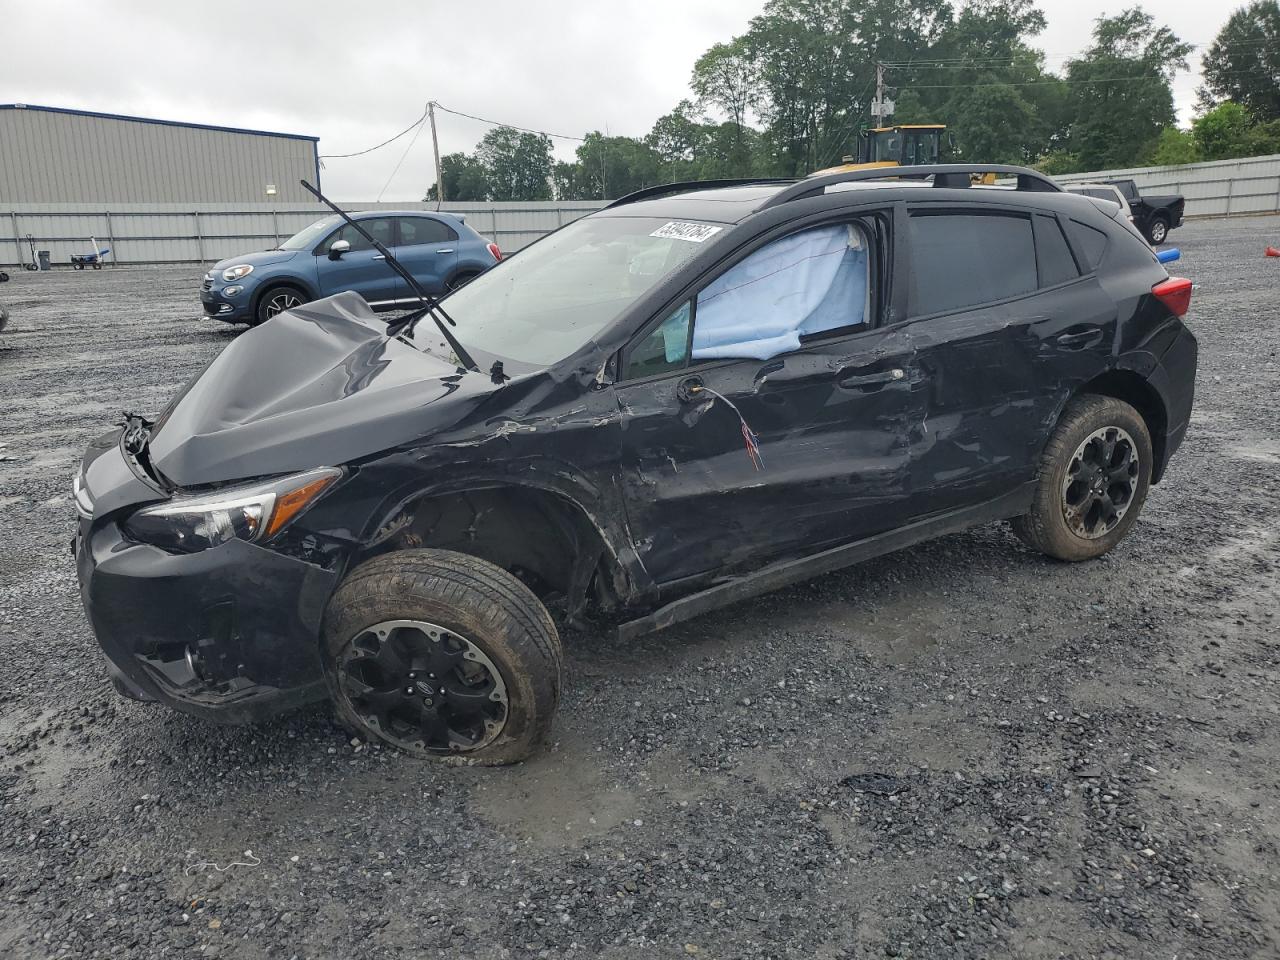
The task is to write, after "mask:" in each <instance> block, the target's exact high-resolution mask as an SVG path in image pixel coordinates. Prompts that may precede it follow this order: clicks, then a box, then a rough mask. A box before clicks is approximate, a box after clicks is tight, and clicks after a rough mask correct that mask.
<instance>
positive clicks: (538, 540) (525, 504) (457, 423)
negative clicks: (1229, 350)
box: [75, 165, 1196, 763]
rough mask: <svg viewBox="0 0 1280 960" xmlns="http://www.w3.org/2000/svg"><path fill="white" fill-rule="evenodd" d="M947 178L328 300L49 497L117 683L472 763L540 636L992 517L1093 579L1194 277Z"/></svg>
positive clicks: (200, 708)
mask: <svg viewBox="0 0 1280 960" xmlns="http://www.w3.org/2000/svg"><path fill="white" fill-rule="evenodd" d="M978 170H979V168H972V167H967V166H966V167H956V166H945V165H944V166H935V167H915V168H912V167H904V168H895V169H893V170H892V171H883V170H871V171H855V172H842V173H835V174H829V175H821V176H816V177H811V178H808V179H805V180H799V181H792V182H760V181H756V182H733V183H729V182H723V181H719V182H715V183H704V184H678V185H671V186H667V187H662V188H656V189H652V190H646V191H642V192H640V193H638V194H633V195H632V196H629V197H626V198H623V199H621V200H618V201H616V202H614V203H612V204H611V205H609V206H608V207H607V208H605V209H604V210H601V211H599V212H597V213H595V214H593V215H591V216H588V217H585V218H583V219H581V220H578V221H577V222H575V223H572V224H570V225H568V226H566V227H564V228H562V229H560V230H559V231H557V232H555V233H553V234H551V235H549V236H547V237H546V238H544V239H542V240H540V241H538V242H537V243H536V244H534V245H532V246H530V247H529V248H527V249H525V250H523V251H521V252H520V253H519V254H518V255H517V256H515V257H513V258H511V259H509V260H506V261H504V262H502V263H501V264H499V265H498V266H497V267H495V268H494V269H492V270H490V271H489V272H488V273H485V274H484V275H483V276H481V277H479V278H477V279H476V280H475V281H474V282H472V283H471V284H470V285H469V286H467V287H464V288H463V289H461V290H459V291H457V292H455V293H453V294H451V295H449V296H448V297H447V298H446V299H445V300H444V301H443V303H442V304H440V305H438V306H437V307H436V308H435V309H434V310H425V309H424V310H423V311H420V312H419V314H417V315H414V316H413V317H412V318H410V320H409V321H408V322H406V321H405V320H403V319H402V320H399V321H395V322H393V323H392V324H391V325H390V326H388V324H387V323H386V322H385V321H384V320H382V319H379V318H378V317H377V316H375V315H374V314H373V312H372V311H370V310H369V308H368V306H367V305H366V304H365V303H364V301H362V300H361V299H360V298H359V296H357V295H355V294H340V295H338V296H335V297H331V298H329V299H327V300H321V301H318V302H314V303H309V304H306V305H304V306H301V307H298V308H296V309H294V310H292V311H290V312H287V313H284V314H281V315H280V316H278V317H276V318H274V319H273V320H272V321H271V322H270V323H268V324H265V325H263V326H261V327H259V328H257V329H254V330H252V331H250V332H248V333H246V334H244V335H243V336H241V337H240V338H238V339H237V340H236V341H234V342H233V343H232V344H231V345H229V346H228V347H227V348H226V350H224V351H223V352H222V354H221V355H220V356H218V357H217V358H216V359H215V360H214V361H213V362H212V363H211V364H210V365H209V366H208V367H207V368H206V369H205V370H204V371H203V372H202V373H201V374H199V375H198V376H197V377H196V378H195V379H194V380H192V381H191V382H190V383H189V384H187V385H186V387H185V388H183V390H182V391H181V393H180V394H179V395H178V396H177V397H176V398H175V399H174V400H173V401H172V402H171V403H170V404H169V406H168V407H167V408H166V409H165V410H164V411H163V412H162V413H161V414H160V415H159V416H158V417H157V418H156V419H155V421H154V422H151V421H150V420H147V419H145V418H142V417H131V418H129V420H128V422H127V423H126V425H125V426H124V428H123V429H122V430H119V431H116V432H114V433H111V434H108V435H107V436H105V437H103V438H101V439H100V440H99V441H97V442H96V443H94V444H93V445H92V446H91V447H90V449H89V451H88V453H87V455H86V456H85V459H84V464H83V467H82V469H81V472H80V474H79V476H78V477H77V478H76V482H75V497H76V503H77V508H78V511H79V514H80V518H81V519H80V525H79V532H78V534H77V537H76V547H75V549H76V555H77V562H78V568H79V576H80V583H81V590H82V595H83V600H84V605H85V608H86V610H87V612H88V617H89V620H90V622H91V623H92V625H93V629H94V631H95V632H96V634H97V636H98V639H99V641H100V642H101V644H102V647H103V649H104V650H105V652H106V654H107V658H108V660H109V662H110V667H109V669H110V671H111V675H112V678H113V680H114V683H115V685H116V687H117V688H118V690H119V691H120V692H121V693H123V694H125V695H127V696H131V697H134V698H137V699H140V700H158V701H162V702H164V703H166V704H169V705H170V706H172V707H175V708H177V709H179V710H183V711H186V712H188V713H192V714H195V715H197V716H203V717H208V718H212V719H221V720H233V721H243V720H249V719H254V718H258V717H262V716H264V715H267V714H269V713H271V712H274V711H277V710H280V709H283V708H285V707H288V706H291V705H295V704H299V703H303V702H306V701H310V700H315V699H321V698H324V697H326V696H327V697H330V698H332V700H333V702H334V704H335V706H336V709H337V712H338V714H339V716H340V718H341V719H342V720H343V721H344V722H345V723H347V724H348V725H350V726H351V727H352V728H354V729H355V730H357V731H358V732H359V733H360V734H362V735H363V736H366V737H369V738H379V739H381V740H383V741H386V742H387V743H390V744H394V745H395V746H397V747H400V748H402V749H404V750H407V751H409V752H410V753H414V754H417V755H419V756H423V757H430V758H437V759H444V760H452V761H454V762H481V763H502V762H509V761H513V760H517V759H519V758H521V757H524V756H526V755H528V754H529V753H530V751H531V750H533V749H535V748H536V747H537V745H538V744H539V742H540V741H542V740H543V738H544V737H546V735H547V733H548V730H549V728H550V725H551V722H552V715H553V712H554V711H555V708H556V702H557V699H558V697H559V693H560V683H561V650H560V640H559V637H558V635H557V629H556V625H555V622H554V621H553V620H552V617H551V616H550V614H549V613H548V609H552V610H556V611H557V613H558V617H559V619H560V621H561V622H562V623H568V624H571V625H575V626H581V625H584V624H586V623H593V624H595V625H596V627H597V628H598V627H599V626H600V625H601V624H603V623H613V624H621V625H620V626H619V628H618V632H619V636H620V637H621V638H623V639H625V638H627V637H629V636H633V635H635V634H636V633H638V632H640V631H644V630H652V629H657V628H660V627H664V626H667V625H669V624H671V623H674V622H677V621H680V620H683V619H686V618H688V617H691V616H694V615H696V614H699V613H702V612H704V611H706V610H709V609H712V608H714V607H717V606H720V605H723V604H725V603H729V602H732V601H736V600H738V599H741V598H743V597H746V596H749V595H752V594H755V593H759V592H761V591H764V590H768V589H772V588H775V587H778V586H780V585H783V584H786V583H789V582H793V581H796V580H799V579H802V578H805V577H810V576H813V575H815V574H818V573H822V572H824V571H828V570H832V569H835V568H837V567H840V566H843V565H846V564H849V563H853V562H856V561H859V560H862V559H865V558H868V557H872V556H875V555H877V554H882V553H885V552H887V551H890V550H894V549H897V548H899V547H902V546H905V545H908V544H912V543H916V542H918V541H921V540H923V539H926V538H928V537H933V536H937V535H939V534H944V533H949V532H951V531H955V530H960V529H962V528H965V527H968V526H971V525H974V524H980V523H989V522H993V521H1000V520H1010V521H1012V524H1013V528H1014V530H1015V531H1016V532H1017V534H1018V536H1019V537H1021V538H1022V540H1023V541H1025V542H1026V543H1027V544H1029V545H1031V546H1033V547H1035V548H1037V549H1039V550H1042V551H1044V552H1045V553H1047V554H1049V555H1050V556H1053V557H1057V558H1059V559H1062V560H1085V559H1088V558H1091V557H1096V556H1098V555H1100V554H1102V553H1105V552H1106V551H1107V550H1109V549H1111V548H1112V547H1113V546H1115V544H1116V543H1117V542H1118V541H1119V540H1120V539H1121V538H1122V537H1124V536H1125V534H1126V533H1128V532H1129V530H1130V529H1131V528H1132V527H1133V524H1134V522H1135V520H1136V519H1137V516H1138V512H1139V510H1140V509H1141V508H1142V504H1143V501H1144V499H1145V497H1146V495H1147V489H1148V485H1149V484H1152V483H1156V482H1158V481H1159V479H1160V477H1161V474H1162V473H1163V472H1164V470H1165V465H1166V464H1167V463H1168V461H1169V458H1170V456H1171V455H1172V454H1173V452H1174V450H1175V449H1176V448H1177V447H1178V444H1179V443H1180V442H1181V440H1182V437H1183V433H1184V431H1185V430H1186V427H1187V422H1188V418H1189V417H1190V413H1191V402H1192V384H1193V379H1194V374H1195V366H1196V341H1195V339H1194V337H1193V336H1192V335H1191V333H1190V332H1188V330H1187V328H1186V327H1185V326H1184V325H1183V323H1182V321H1181V320H1180V317H1181V316H1182V315H1183V314H1184V313H1185V311H1186V309H1187V306H1188V304H1189V301H1190V296H1191V284H1190V282H1189V281H1186V280H1182V279H1176V278H1174V279H1171V278H1170V277H1169V276H1168V275H1167V274H1166V273H1165V270H1164V268H1163V267H1162V266H1161V265H1160V263H1158V262H1157V260H1156V258H1155V254H1154V253H1153V252H1152V251H1151V249H1150V248H1149V247H1148V246H1147V245H1146V243H1145V242H1144V241H1143V240H1142V238H1141V237H1139V236H1138V235H1137V234H1136V233H1135V232H1133V231H1132V230H1131V229H1130V228H1129V227H1127V226H1126V225H1125V224H1122V223H1120V222H1118V221H1116V220H1113V219H1111V218H1109V217H1107V216H1106V215H1105V214H1104V213H1103V212H1101V211H1100V210H1099V209H1098V207H1097V205H1095V204H1093V203H1092V202H1090V201H1089V200H1088V199H1086V198H1083V197H1078V196H1074V195H1071V194H1068V193H1064V192H1061V191H1060V190H1059V189H1058V187H1057V186H1056V185H1055V184H1054V183H1053V182H1052V181H1050V180H1048V179H1046V178H1044V177H1043V176H1041V175H1040V174H1037V173H1035V172H1034V171H1031V170H1027V169H1023V168H1017V167H992V166H986V167H982V168H980V170H981V171H992V170H994V171H996V172H998V173H1003V174H1005V175H1007V177H1008V178H1009V179H1010V180H1011V181H1012V182H1011V183H1010V185H1009V186H981V185H975V184H973V183H972V182H971V174H973V173H974V172H976V171H978ZM446 315H447V317H448V318H451V320H452V321H455V322H456V326H450V323H449V321H448V320H446V319H445V318H446ZM442 333H443V335H442Z"/></svg>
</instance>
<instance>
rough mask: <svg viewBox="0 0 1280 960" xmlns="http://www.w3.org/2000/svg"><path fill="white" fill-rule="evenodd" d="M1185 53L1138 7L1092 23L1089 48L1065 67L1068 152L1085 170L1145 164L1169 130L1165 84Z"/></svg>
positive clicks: (1184, 48) (1169, 100) (1172, 36)
mask: <svg viewBox="0 0 1280 960" xmlns="http://www.w3.org/2000/svg"><path fill="white" fill-rule="evenodd" d="M1191 49H1192V48H1191V45H1190V44H1187V43H1183V42H1182V41H1181V40H1180V39H1179V38H1178V37H1177V36H1176V35H1175V34H1174V33H1173V31H1172V30H1170V29H1169V28H1168V27H1157V26H1156V23H1155V20H1154V19H1153V18H1152V17H1151V16H1150V15H1149V14H1147V13H1145V12H1144V11H1142V10H1141V9H1140V8H1137V7H1133V8H1131V9H1128V10H1124V11H1122V12H1121V13H1119V14H1117V15H1115V16H1114V17H1099V18H1098V19H1097V20H1096V21H1095V23H1094V28H1093V44H1092V46H1090V47H1089V49H1088V50H1086V51H1085V53H1084V55H1083V56H1082V57H1080V58H1079V59H1076V60H1072V61H1070V62H1069V63H1068V64H1067V80H1068V82H1069V83H1070V84H1071V87H1072V100H1073V105H1074V111H1073V112H1074V119H1073V122H1072V124H1071V135H1070V144H1071V150H1072V152H1074V153H1077V154H1078V155H1079V157H1080V162H1081V163H1082V164H1083V165H1084V167H1085V169H1086V170H1100V169H1104V168H1107V167H1123V166H1129V165H1132V164H1135V163H1141V162H1143V161H1144V160H1147V159H1149V158H1150V155H1151V154H1152V152H1153V151H1154V150H1155V146H1156V141H1157V138H1158V137H1159V135H1160V131H1161V130H1162V129H1164V128H1165V127H1168V126H1172V125H1173V122H1174V119H1175V114H1174V109H1173V89H1172V87H1171V82H1172V79H1173V76H1174V74H1176V73H1177V72H1178V71H1179V70H1185V69H1186V67H1187V54H1188V53H1190V52H1191Z"/></svg>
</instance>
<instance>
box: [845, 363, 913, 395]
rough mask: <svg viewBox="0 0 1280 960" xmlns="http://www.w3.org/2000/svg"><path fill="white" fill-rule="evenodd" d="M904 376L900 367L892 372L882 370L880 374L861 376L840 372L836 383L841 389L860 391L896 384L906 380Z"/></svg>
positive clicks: (903, 371)
mask: <svg viewBox="0 0 1280 960" xmlns="http://www.w3.org/2000/svg"><path fill="white" fill-rule="evenodd" d="M906 376H907V373H906V371H905V370H903V369H902V368H901V367H894V368H893V369H892V370H884V371H881V372H880V373H868V374H865V375H863V376H858V375H857V374H853V373H850V374H846V373H845V372H844V371H843V370H842V371H840V375H839V379H838V381H837V382H838V383H839V384H840V386H842V387H848V388H850V389H853V390H860V389H863V388H865V387H880V386H884V385H885V384H887V383H897V382H898V381H899V380H904V379H906Z"/></svg>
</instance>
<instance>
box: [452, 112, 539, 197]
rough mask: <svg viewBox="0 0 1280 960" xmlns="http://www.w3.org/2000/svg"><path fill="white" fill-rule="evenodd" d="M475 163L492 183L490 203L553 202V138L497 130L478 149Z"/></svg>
mask: <svg viewBox="0 0 1280 960" xmlns="http://www.w3.org/2000/svg"><path fill="white" fill-rule="evenodd" d="M476 159H477V160H479V162H480V163H481V165H482V166H483V167H484V170H485V175H486V178H487V180H488V183H489V196H488V199H490V200H550V199H551V138H550V137H547V136H544V135H543V134H540V133H521V132H520V131H518V130H515V129H513V128H511V127H494V128H493V129H492V130H490V131H489V132H488V133H486V134H485V135H484V138H483V139H482V140H481V141H480V143H479V145H478V146H477V147H476ZM447 189H448V184H446V190H447ZM445 196H446V197H447V196H448V193H446V194H445Z"/></svg>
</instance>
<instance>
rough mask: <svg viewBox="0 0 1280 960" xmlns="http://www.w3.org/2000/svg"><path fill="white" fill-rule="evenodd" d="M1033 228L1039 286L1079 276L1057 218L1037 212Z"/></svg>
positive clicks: (1047, 285)
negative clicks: (1034, 229)
mask: <svg viewBox="0 0 1280 960" xmlns="http://www.w3.org/2000/svg"><path fill="white" fill-rule="evenodd" d="M1035 228H1036V265H1037V267H1038V268H1039V273H1040V286H1042V287H1052V286H1054V285H1055V284H1059V283H1066V282H1067V281H1068V280H1074V279H1075V278H1076V277H1078V276H1080V271H1079V269H1078V268H1077V267H1076V261H1075V258H1074V257H1073V256H1072V255H1071V247H1070V246H1068V245H1067V238H1066V237H1065V236H1064V235H1063V233H1062V227H1061V226H1059V225H1058V220H1057V218H1056V217H1048V216H1045V215H1044V214H1043V213H1037V214H1036V219H1035Z"/></svg>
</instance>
